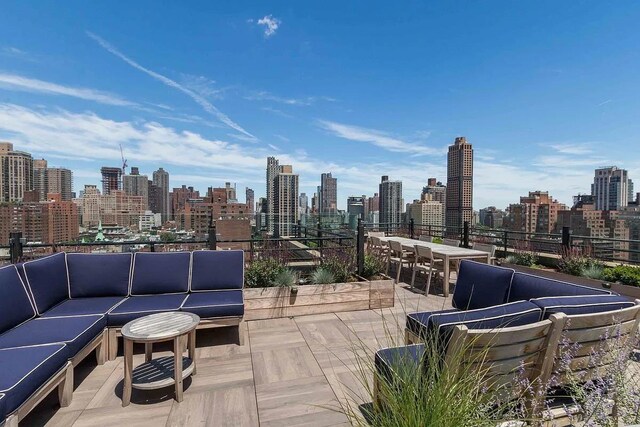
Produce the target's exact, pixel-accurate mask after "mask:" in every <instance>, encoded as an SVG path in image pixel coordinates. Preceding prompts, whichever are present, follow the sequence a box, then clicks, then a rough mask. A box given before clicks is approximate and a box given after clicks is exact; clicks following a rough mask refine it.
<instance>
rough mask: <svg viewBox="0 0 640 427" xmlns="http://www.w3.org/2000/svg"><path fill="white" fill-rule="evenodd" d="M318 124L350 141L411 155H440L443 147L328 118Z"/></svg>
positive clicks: (442, 152)
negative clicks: (408, 140) (406, 140)
mask: <svg viewBox="0 0 640 427" xmlns="http://www.w3.org/2000/svg"><path fill="white" fill-rule="evenodd" d="M317 123H318V125H319V126H320V127H321V128H322V129H325V130H326V131H328V132H329V133H331V134H333V135H335V136H337V137H339V138H343V139H348V140H350V141H359V142H366V143H369V144H372V145H375V146H377V147H380V148H383V149H385V150H388V151H394V152H400V153H410V154H413V155H418V156H421V155H442V154H444V152H445V151H444V149H437V148H433V147H427V146H424V145H420V144H417V143H408V142H405V141H403V140H401V139H399V138H396V137H394V136H391V135H389V134H387V133H386V132H383V131H380V130H377V129H368V128H363V127H359V126H353V125H347V124H344V123H337V122H332V121H329V120H318V121H317Z"/></svg>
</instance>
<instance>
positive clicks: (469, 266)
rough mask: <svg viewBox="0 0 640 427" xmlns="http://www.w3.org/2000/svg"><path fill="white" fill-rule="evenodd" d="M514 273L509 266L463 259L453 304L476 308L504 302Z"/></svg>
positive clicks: (464, 307)
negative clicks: (503, 266)
mask: <svg viewBox="0 0 640 427" xmlns="http://www.w3.org/2000/svg"><path fill="white" fill-rule="evenodd" d="M513 273H514V270H511V269H509V268H502V267H496V266H493V265H489V264H482V263H479V262H475V261H469V260H462V261H461V262H460V269H459V270H458V280H457V281H456V287H455V291H454V292H453V302H452V304H453V306H454V307H455V308H459V309H460V310H474V309H476V308H484V307H491V306H494V305H499V304H502V303H504V302H505V300H506V299H507V294H508V293H509V286H510V285H511V278H512V277H513Z"/></svg>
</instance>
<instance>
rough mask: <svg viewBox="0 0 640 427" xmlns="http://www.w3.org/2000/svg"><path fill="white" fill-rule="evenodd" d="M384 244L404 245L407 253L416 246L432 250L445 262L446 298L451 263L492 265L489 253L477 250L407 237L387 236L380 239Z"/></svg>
mask: <svg viewBox="0 0 640 427" xmlns="http://www.w3.org/2000/svg"><path fill="white" fill-rule="evenodd" d="M380 240H381V241H382V242H385V243H387V242H389V241H390V240H393V241H396V242H398V243H400V244H402V248H403V249H404V250H407V251H411V252H413V251H414V246H425V247H428V248H431V252H432V253H433V255H434V256H435V257H437V258H441V259H442V260H443V261H444V263H443V264H444V277H445V286H444V296H445V297H447V296H449V286H448V285H449V268H450V267H449V265H450V262H451V261H459V260H462V259H472V260H477V261H484V262H486V263H487V264H489V263H490V255H489V253H488V252H483V251H478V250H475V249H467V248H460V247H456V246H449V245H443V244H440V243H432V242H424V241H422V240H416V239H408V238H406V237H396V236H386V237H380Z"/></svg>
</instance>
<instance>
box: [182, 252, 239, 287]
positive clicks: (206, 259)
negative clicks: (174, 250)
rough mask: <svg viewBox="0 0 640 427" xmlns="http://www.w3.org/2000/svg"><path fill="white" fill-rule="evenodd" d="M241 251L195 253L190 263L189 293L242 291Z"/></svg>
mask: <svg viewBox="0 0 640 427" xmlns="http://www.w3.org/2000/svg"><path fill="white" fill-rule="evenodd" d="M243 283H244V252H243V251H195V252H193V255H192V261H191V291H192V292H197V291H212V290H218V289H242V285H243Z"/></svg>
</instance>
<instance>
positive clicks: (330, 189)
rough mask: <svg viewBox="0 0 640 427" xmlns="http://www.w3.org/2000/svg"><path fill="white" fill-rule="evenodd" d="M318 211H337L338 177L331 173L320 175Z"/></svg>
mask: <svg viewBox="0 0 640 427" xmlns="http://www.w3.org/2000/svg"><path fill="white" fill-rule="evenodd" d="M318 195H319V197H320V213H321V214H327V213H336V212H338V178H334V177H332V176H331V173H323V174H321V175H320V190H319V191H318Z"/></svg>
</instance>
